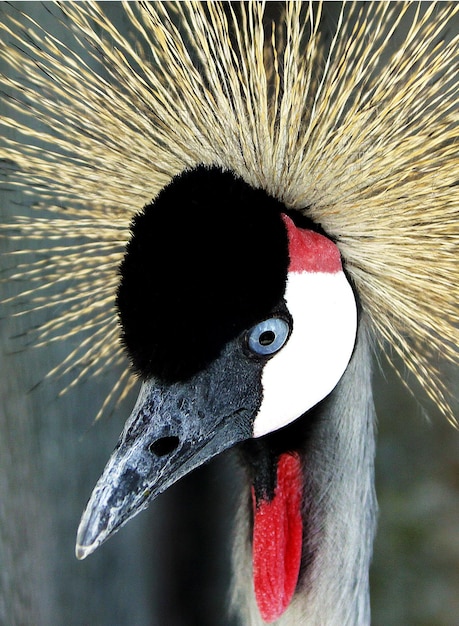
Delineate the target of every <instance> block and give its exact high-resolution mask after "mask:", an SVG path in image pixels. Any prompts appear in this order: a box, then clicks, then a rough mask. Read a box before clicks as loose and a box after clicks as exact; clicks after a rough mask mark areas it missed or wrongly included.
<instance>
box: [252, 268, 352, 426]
mask: <svg viewBox="0 0 459 626" xmlns="http://www.w3.org/2000/svg"><path fill="white" fill-rule="evenodd" d="M285 300H286V303H287V308H288V310H289V311H290V314H291V315H292V318H293V330H292V333H291V335H290V338H289V340H288V341H287V343H286V344H285V346H284V347H283V348H282V349H281V350H280V351H279V352H278V353H277V354H276V355H275V356H273V357H272V358H271V359H270V360H269V361H268V362H267V363H266V365H265V367H264V369H263V374H262V386H263V400H262V404H261V407H260V410H259V412H258V414H257V416H256V418H255V421H254V424H253V435H254V437H261V436H262V435H266V434H267V433H270V432H272V431H274V430H277V429H278V428H282V427H283V426H286V425H287V424H289V423H290V422H293V421H294V420H296V419H297V418H298V417H300V416H301V415H303V413H305V412H306V411H307V410H308V409H310V408H312V407H313V406H314V405H316V404H317V403H318V402H320V401H321V400H323V398H325V397H326V396H327V395H328V394H329V393H330V392H331V391H332V390H333V389H334V387H335V386H336V384H337V383H338V381H339V380H340V378H341V376H342V375H343V374H344V371H345V370H346V367H347V365H348V363H349V360H350V358H351V355H352V351H353V349H354V344H355V339H356V333H357V306H356V302H355V297H354V293H353V291H352V288H351V286H350V284H349V282H348V280H347V278H346V276H345V274H344V272H343V271H338V272H334V273H330V272H289V274H288V278H287V287H286V291H285Z"/></svg>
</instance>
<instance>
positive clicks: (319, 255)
mask: <svg viewBox="0 0 459 626" xmlns="http://www.w3.org/2000/svg"><path fill="white" fill-rule="evenodd" d="M282 219H283V220H284V224H285V226H286V228H287V234H288V252H289V256H290V265H289V268H288V271H289V272H326V273H329V274H336V272H340V271H341V270H342V269H343V266H342V264H341V255H340V252H339V250H338V246H336V244H334V243H333V241H331V240H330V239H328V237H325V236H324V235H321V234H320V233H316V232H314V231H313V230H307V229H304V228H298V227H297V226H295V224H294V223H293V221H292V220H291V219H290V217H288V215H285V213H283V214H282Z"/></svg>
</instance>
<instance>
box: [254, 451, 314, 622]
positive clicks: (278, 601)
mask: <svg viewBox="0 0 459 626" xmlns="http://www.w3.org/2000/svg"><path fill="white" fill-rule="evenodd" d="M302 484H303V480H302V472H301V464H300V460H299V458H298V456H297V455H292V454H282V455H281V456H280V457H279V461H278V464H277V485H276V489H275V492H274V498H273V499H272V500H270V501H268V500H262V501H261V502H259V503H258V505H257V504H256V500H255V494H254V491H253V490H252V498H253V505H254V521H253V582H254V587H255V597H256V600H257V604H258V609H259V611H260V615H261V617H262V618H263V620H264V621H265V622H268V623H270V622H273V621H274V620H276V619H278V618H279V617H280V616H281V615H282V613H283V612H284V611H285V609H286V608H287V607H288V605H289V604H290V601H291V599H292V597H293V594H294V592H295V589H296V585H297V582H298V574H299V571H300V563H301V551H302V543H303V519H302V516H301V507H302Z"/></svg>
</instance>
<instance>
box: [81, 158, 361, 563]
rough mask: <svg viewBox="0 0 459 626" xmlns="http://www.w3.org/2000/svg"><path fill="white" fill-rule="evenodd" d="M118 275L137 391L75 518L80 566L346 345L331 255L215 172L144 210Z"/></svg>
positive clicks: (321, 385) (341, 281) (314, 390)
mask: <svg viewBox="0 0 459 626" xmlns="http://www.w3.org/2000/svg"><path fill="white" fill-rule="evenodd" d="M120 273H121V281H120V287H119V290H118V297H117V303H118V308H119V314H120V321H121V325H122V329H123V342H124V344H125V346H126V348H127V351H128V354H129V356H130V358H131V360H132V363H133V365H134V368H135V369H136V370H137V372H138V373H139V374H140V376H141V377H142V380H143V382H142V387H141V390H140V394H139V397H138V400H137V403H136V405H135V407H134V410H133V412H132V414H131V416H130V418H129V419H128V421H127V423H126V426H125V428H124V431H123V433H122V435H121V438H120V441H119V443H118V445H117V447H116V449H115V451H114V452H113V454H112V456H111V458H110V460H109V462H108V464H107V466H106V468H105V470H104V473H103V475H102V477H101V478H100V479H99V481H98V483H97V485H96V487H95V489H94V491H93V494H92V496H91V499H90V501H89V503H88V505H87V508H86V510H85V512H84V514H83V517H82V520H81V523H80V528H79V532H78V539H77V555H78V556H79V557H80V558H83V557H85V556H87V555H88V554H90V553H91V552H93V551H94V550H95V549H96V547H97V546H98V545H100V544H101V543H102V542H103V541H105V540H106V539H107V538H108V537H109V536H110V535H111V534H112V533H113V532H114V531H116V530H117V529H118V528H119V527H120V526H122V525H123V524H124V523H125V522H126V521H127V520H128V519H130V518H131V517H132V516H133V515H135V514H136V513H138V512H139V511H140V510H142V509H143V508H145V507H146V506H147V504H148V503H149V502H150V501H151V500H152V499H153V498H154V497H155V496H157V495H158V494H159V493H161V492H162V491H164V490H165V489H167V487H169V486H170V485H171V484H172V483H174V482H175V481H177V480H178V479H179V478H181V477H182V476H184V475H185V474H187V473H188V472H190V471H191V470H192V469H194V468H196V467H197V466H199V465H201V464H203V463H205V462H206V461H208V460H209V459H211V458H212V457H214V456H215V455H217V454H219V453H220V452H222V451H223V450H225V449H227V448H229V447H231V446H233V445H234V444H236V443H239V442H242V441H245V440H248V439H251V438H260V437H263V436H264V435H267V434H268V433H272V432H273V431H275V430H277V429H280V428H282V427H284V426H286V425H287V424H289V423H291V422H292V421H294V420H296V419H297V418H299V417H300V416H302V415H303V414H304V413H306V412H307V411H308V409H310V408H311V407H313V406H314V405H316V404H317V403H318V402H320V401H321V400H322V399H323V398H324V397H326V396H327V395H328V394H329V393H330V392H331V391H332V390H333V388H334V387H335V385H336V384H337V382H338V381H339V379H340V378H341V376H342V374H343V373H344V371H345V369H346V367H347V364H348V362H349V359H350V357H351V354H352V351H353V347H354V342H355V337H356V329H357V310H356V303H355V298H354V294H353V291H352V288H351V286H350V284H349V282H348V280H347V278H346V276H345V274H344V272H343V268H342V265H341V259H340V254H339V251H338V248H337V247H336V245H335V244H334V243H333V242H332V241H331V240H330V239H328V238H327V237H325V236H324V235H322V234H320V233H318V232H316V231H314V230H311V229H309V228H300V227H298V226H296V225H295V223H294V222H293V221H292V219H291V217H289V216H288V215H287V213H286V209H285V207H284V206H283V205H282V204H281V203H280V202H278V201H277V200H274V199H273V198H271V197H270V196H268V195H267V194H266V193H265V192H263V191H261V190H255V189H252V188H251V187H249V186H248V185H247V184H246V183H245V182H243V181H241V180H240V179H236V178H235V177H234V176H233V175H232V174H231V173H228V172H226V173H224V172H222V171H221V170H219V169H217V168H211V169H206V168H204V167H199V168H197V169H195V170H192V171H190V172H187V173H184V174H182V175H180V176H179V177H177V178H176V179H174V180H173V181H172V183H171V184H170V185H169V186H168V187H166V188H165V189H164V190H163V191H162V192H161V193H160V194H159V196H158V197H157V199H156V200H155V201H154V202H153V203H152V204H151V205H149V206H147V207H146V208H145V209H144V211H143V213H142V214H140V215H139V216H138V217H137V218H136V219H135V220H134V222H133V226H132V239H131V241H130V243H129V244H128V246H127V250H126V256H125V259H124V261H123V263H122V265H121V268H120Z"/></svg>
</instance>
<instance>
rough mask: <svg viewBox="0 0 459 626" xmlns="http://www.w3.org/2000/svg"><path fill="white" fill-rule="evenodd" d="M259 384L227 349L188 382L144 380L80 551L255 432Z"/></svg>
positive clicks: (81, 533) (90, 509) (85, 522)
mask: <svg viewBox="0 0 459 626" xmlns="http://www.w3.org/2000/svg"><path fill="white" fill-rule="evenodd" d="M244 364H245V365H244ZM241 365H243V367H242V370H243V371H242V372H241ZM260 384H261V383H260V371H259V367H258V366H256V365H255V364H253V363H250V362H247V359H246V358H245V357H244V356H243V355H242V354H237V351H236V354H235V353H234V350H233V351H231V350H230V349H229V348H228V350H227V351H226V354H223V355H222V356H221V357H220V358H219V359H217V360H216V361H215V362H213V363H212V364H211V366H210V367H209V368H208V369H207V370H205V371H203V372H201V373H200V374H198V375H197V376H195V377H193V378H191V379H190V380H188V381H186V382H181V383H173V384H170V385H166V384H163V383H161V384H159V383H157V382H155V381H147V382H145V383H143V385H142V388H141V391H140V394H139V398H138V400H137V403H136V405H135V407H134V410H133V412H132V414H131V416H130V418H129V419H128V421H127V422H126V425H125V428H124V430H123V433H122V435H121V438H120V440H119V442H118V445H117V447H116V449H115V451H114V452H113V454H112V456H111V457H110V459H109V461H108V463H107V465H106V467H105V469H104V472H103V474H102V476H101V477H100V479H99V480H98V482H97V484H96V486H95V488H94V491H93V492H92V495H91V497H90V499H89V502H88V504H87V506H86V509H85V511H84V513H83V516H82V518H81V522H80V525H79V528H78V534H77V542H76V555H77V557H78V558H79V559H84V558H85V557H86V556H88V555H89V554H91V553H92V552H94V550H95V549H96V548H97V547H98V546H99V545H101V544H102V543H103V542H104V541H106V539H108V538H109V537H110V536H111V535H112V534H113V533H115V532H116V531H117V530H118V529H119V528H121V526H123V525H124V524H125V523H126V522H127V521H128V520H129V519H131V518H132V517H133V516H134V515H136V514H137V513H139V512H140V511H142V510H143V509H145V508H146V507H147V506H148V504H149V503H150V502H151V501H152V500H153V499H154V498H155V497H156V496H157V495H159V494H160V493H161V492H163V491H164V490H165V489H167V488H168V487H169V486H170V485H172V484H173V483H175V482H176V481H177V480H179V479H180V478H181V477H182V476H184V475H185V474H187V473H189V472H191V471H192V470H193V469H195V468H196V467H198V466H199V465H202V464H203V463H205V462H206V461H208V460H210V459H211V458H212V457H214V456H216V455H217V454H219V453H220V452H222V451H223V450H225V449H227V448H229V447H231V446H233V445H234V444H236V443H238V442H240V441H243V440H245V439H248V438H250V437H252V423H253V419H254V415H255V414H256V412H257V410H258V407H259V403H260V398H261V392H260Z"/></svg>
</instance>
